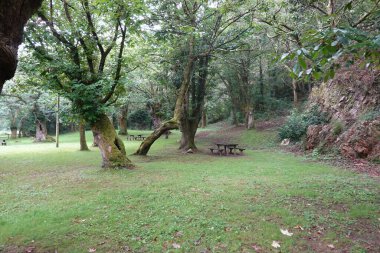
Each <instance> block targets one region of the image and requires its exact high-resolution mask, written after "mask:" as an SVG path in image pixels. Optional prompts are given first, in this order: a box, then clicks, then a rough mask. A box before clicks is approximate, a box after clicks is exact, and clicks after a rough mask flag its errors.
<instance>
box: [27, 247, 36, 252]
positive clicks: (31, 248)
mask: <svg viewBox="0 0 380 253" xmlns="http://www.w3.org/2000/svg"><path fill="white" fill-rule="evenodd" d="M35 249H36V248H35V247H34V246H29V247H27V248H26V249H25V253H33V252H34V250H35Z"/></svg>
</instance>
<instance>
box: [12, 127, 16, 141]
mask: <svg viewBox="0 0 380 253" xmlns="http://www.w3.org/2000/svg"><path fill="white" fill-rule="evenodd" d="M11 138H12V139H16V138H17V127H11Z"/></svg>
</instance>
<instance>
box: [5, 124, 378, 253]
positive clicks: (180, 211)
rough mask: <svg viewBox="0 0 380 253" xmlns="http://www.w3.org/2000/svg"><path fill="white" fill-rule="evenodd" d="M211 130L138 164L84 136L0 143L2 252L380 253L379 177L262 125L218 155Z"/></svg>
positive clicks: (130, 147) (163, 146)
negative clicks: (106, 160) (108, 163)
mask: <svg viewBox="0 0 380 253" xmlns="http://www.w3.org/2000/svg"><path fill="white" fill-rule="evenodd" d="M213 131H218V130H217V129H213ZM212 134H213V133H211V135H207V136H208V137H207V136H206V137H204V138H202V139H201V140H199V143H200V150H201V151H204V152H200V153H197V154H181V153H180V152H179V151H178V150H177V146H178V143H177V141H178V139H179V135H178V133H177V132H175V133H174V134H173V135H171V136H170V138H169V139H168V140H165V139H160V140H159V141H158V143H157V144H155V145H154V146H153V149H152V151H151V153H150V156H148V157H136V156H131V159H132V160H133V162H134V163H135V164H136V165H137V166H138V167H137V169H135V170H132V171H130V170H124V171H104V170H102V169H100V168H99V164H100V162H101V161H100V155H99V152H98V150H96V149H92V150H91V152H79V151H77V150H78V149H79V146H78V141H77V138H78V137H77V135H76V134H69V135H65V136H63V137H62V138H61V139H62V143H61V147H60V148H59V149H56V148H55V147H54V144H32V143H31V142H30V141H28V140H23V141H22V142H21V143H20V142H19V143H12V142H11V143H10V145H9V146H7V147H1V149H0V161H1V163H0V180H1V181H0V252H24V251H25V250H32V251H33V252H54V251H55V250H57V251H58V252H91V251H94V250H95V249H96V252H255V251H256V250H260V251H261V252H271V251H275V252H276V251H279V249H274V248H273V247H272V246H271V244H272V242H273V241H278V242H279V243H280V245H281V248H280V249H281V251H282V252H379V251H380V247H379V240H378V239H379V218H380V214H379V190H380V187H379V184H378V180H377V179H373V178H369V177H367V176H365V175H360V174H353V173H351V172H349V171H345V170H342V169H338V168H333V167H329V166H326V165H322V164H318V163H314V162H311V161H308V160H306V159H304V158H302V157H294V156H293V155H291V154H288V153H283V152H281V151H278V150H275V149H273V145H269V146H267V145H264V144H265V143H268V142H262V141H261V140H259V138H265V139H267V140H268V138H270V137H269V136H272V137H273V135H270V133H262V132H257V131H256V132H255V131H252V132H248V133H243V132H239V133H237V134H236V135H233V136H234V137H233V138H238V139H236V140H238V141H240V142H241V143H245V144H246V145H247V146H248V145H249V144H250V143H251V144H252V150H247V152H246V155H245V156H238V157H219V156H210V155H209V154H207V152H206V150H207V147H208V146H209V145H210V143H211V142H212V138H211V137H212ZM226 134H228V131H227V132H226ZM242 134H243V135H242ZM210 136H211V137H210ZM217 136H220V135H219V134H218V135H217ZM263 143H264V144H263ZM270 143H272V142H270ZM138 145H139V143H138V142H129V141H126V147H127V152H128V153H133V151H135V149H136V148H137V146H138ZM258 147H265V148H261V149H260V150H258ZM268 148H270V149H268ZM253 149H254V150H253ZM301 227H302V229H303V230H301ZM281 228H282V229H288V230H289V231H290V232H292V233H294V235H293V236H291V237H288V236H285V235H282V234H281V232H280V229H281ZM179 247H180V248H179Z"/></svg>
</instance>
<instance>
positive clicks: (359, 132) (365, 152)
mask: <svg viewBox="0 0 380 253" xmlns="http://www.w3.org/2000/svg"><path fill="white" fill-rule="evenodd" d="M309 103H310V106H313V105H317V106H319V107H320V108H321V110H322V111H324V112H327V114H328V117H329V123H328V124H325V125H313V126H309V128H308V130H307V139H306V149H308V150H311V149H316V148H318V149H319V150H321V151H324V152H331V151H332V150H333V151H338V152H339V153H340V154H342V155H343V156H344V157H348V158H366V159H370V160H376V161H379V160H380V70H374V69H365V68H363V67H361V66H360V64H359V63H357V64H354V65H352V66H350V67H348V68H344V69H341V70H339V71H338V72H337V73H336V75H335V77H334V79H333V80H330V81H328V82H325V83H322V84H321V85H320V86H319V87H314V88H313V91H312V93H311V94H310V98H309Z"/></svg>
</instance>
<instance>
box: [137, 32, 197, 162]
mask: <svg viewBox="0 0 380 253" xmlns="http://www.w3.org/2000/svg"><path fill="white" fill-rule="evenodd" d="M193 51H194V37H191V38H190V40H189V55H188V58H187V64H186V67H185V69H184V72H183V79H182V83H181V87H180V89H179V91H178V94H177V100H176V104H175V109H174V116H173V118H172V119H171V120H169V121H165V122H164V123H162V124H161V126H160V127H159V128H157V129H156V130H154V131H153V133H152V134H151V135H150V136H148V137H147V138H146V139H145V140H144V141H143V142H142V143H141V145H140V147H139V148H138V149H137V151H136V152H135V155H146V154H148V152H149V149H150V147H151V146H152V145H153V143H154V142H155V141H156V140H157V139H158V138H160V136H161V135H163V134H164V133H166V131H169V130H173V129H178V128H179V125H180V120H181V119H182V117H183V114H184V113H185V112H184V110H185V106H186V97H187V95H188V91H189V87H190V83H191V82H190V80H191V74H192V72H193V68H194V61H195V57H194V56H193Z"/></svg>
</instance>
